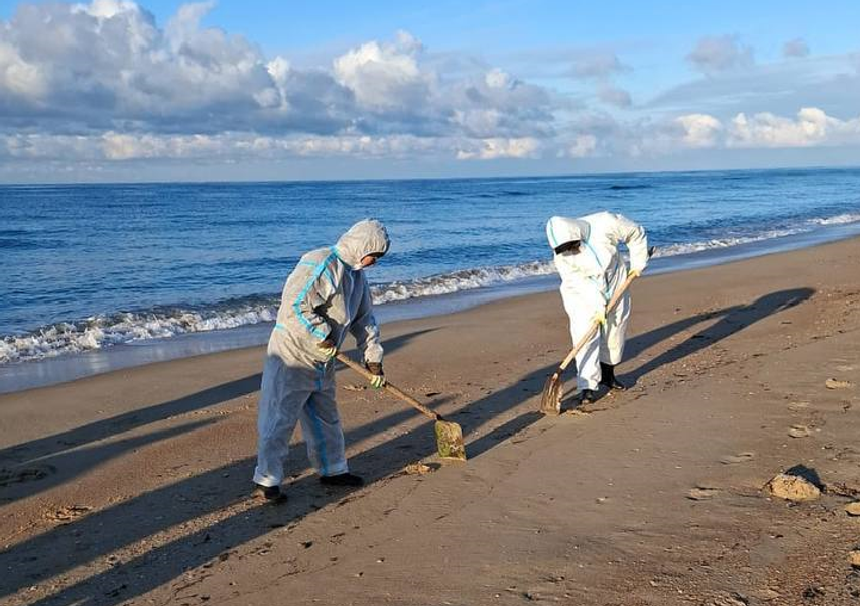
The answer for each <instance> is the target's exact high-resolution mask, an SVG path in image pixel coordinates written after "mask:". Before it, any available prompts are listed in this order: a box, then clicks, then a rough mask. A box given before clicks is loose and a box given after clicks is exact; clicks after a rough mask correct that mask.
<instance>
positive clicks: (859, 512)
mask: <svg viewBox="0 0 860 606" xmlns="http://www.w3.org/2000/svg"><path fill="white" fill-rule="evenodd" d="M845 511H846V512H848V515H849V516H860V501H854V502H853V503H848V505H846V506H845Z"/></svg>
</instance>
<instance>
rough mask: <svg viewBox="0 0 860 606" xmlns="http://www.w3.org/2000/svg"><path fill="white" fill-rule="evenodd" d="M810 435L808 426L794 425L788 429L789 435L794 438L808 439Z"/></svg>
mask: <svg viewBox="0 0 860 606" xmlns="http://www.w3.org/2000/svg"><path fill="white" fill-rule="evenodd" d="M810 433H811V432H810V431H809V427H807V426H806V425H792V426H791V427H790V428H789V429H788V435H789V436H791V437H792V438H808V437H809V435H810Z"/></svg>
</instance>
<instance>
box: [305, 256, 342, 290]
mask: <svg viewBox="0 0 860 606" xmlns="http://www.w3.org/2000/svg"><path fill="white" fill-rule="evenodd" d="M298 265H307V266H308V267H316V266H317V264H316V263H314V262H313V261H299V262H298ZM323 274H325V277H326V278H328V281H329V282H331V285H332V288H336V286H335V284H334V276H332V275H331V272H330V271H329V270H328V265H326V268H325V269H324V270H323Z"/></svg>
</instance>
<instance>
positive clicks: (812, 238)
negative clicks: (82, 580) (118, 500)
mask: <svg viewBox="0 0 860 606" xmlns="http://www.w3.org/2000/svg"><path fill="white" fill-rule="evenodd" d="M858 234H860V223H849V224H844V225H832V226H827V227H824V228H820V229H818V230H813V231H810V232H805V233H801V234H795V235H792V236H782V237H778V238H771V239H768V240H763V241H756V242H749V243H743V244H737V245H733V246H729V247H725V248H714V249H708V250H703V251H696V252H692V253H685V254H680V255H673V256H668V257H658V258H656V259H654V260H653V261H652V263H651V264H650V265H649V269H648V272H647V274H646V275H660V274H662V273H667V272H683V271H687V270H690V269H696V268H704V267H712V266H718V265H723V264H726V263H733V262H736V261H742V260H745V259H755V258H757V257H762V256H768V255H773V254H779V253H782V252H787V251H792V250H802V249H805V248H810V247H817V246H821V245H826V244H829V243H834V242H840V241H843V240H846V239H851V238H854V237H858ZM555 288H557V277H556V275H555V274H551V275H548V276H533V277H530V278H520V279H517V280H514V281H510V282H502V283H498V284H494V285H492V286H484V287H479V288H474V289H466V290H461V291H457V292H454V293H448V294H442V295H428V296H423V297H416V298H412V299H406V300H402V301H393V302H389V303H385V304H380V305H377V306H376V312H377V317H378V318H379V321H380V324H387V323H390V322H399V321H403V320H412V319H419V318H430V317H434V316H440V315H446V314H450V313H457V312H459V311H464V310H467V309H472V308H475V307H480V306H482V305H485V304H487V303H488V302H491V301H497V300H502V299H506V298H510V297H516V296H524V295H529V294H533V293H539V292H546V291H551V290H553V289H555ZM272 325H273V323H269V322H261V323H258V324H253V325H246V326H242V327H237V328H232V329H224V330H213V331H205V332H197V333H186V334H181V335H176V336H173V337H170V338H164V339H147V340H142V341H135V342H131V343H125V344H119V345H112V346H109V347H104V348H98V349H95V350H90V351H85V352H78V353H71V354H61V355H58V356H52V357H46V358H42V359H38V360H26V361H22V362H12V363H7V364H5V365H0V394H6V393H16V392H19V391H24V390H28V389H36V388H40V387H46V386H50V385H57V384H61V383H65V382H68V381H74V380H77V379H81V378H86V377H89V376H94V375H98V374H103V373H106V372H114V371H118V370H122V369H127V368H136V367H138V366H144V365H147V364H152V363H156V362H166V361H170V360H177V359H184V358H188V357H194V356H199V355H207V354H210V353H216V352H220V351H231V350H236V349H242V348H245V347H255V346H259V345H263V344H265V342H266V340H267V339H268V335H269V332H270V331H271V326H272Z"/></svg>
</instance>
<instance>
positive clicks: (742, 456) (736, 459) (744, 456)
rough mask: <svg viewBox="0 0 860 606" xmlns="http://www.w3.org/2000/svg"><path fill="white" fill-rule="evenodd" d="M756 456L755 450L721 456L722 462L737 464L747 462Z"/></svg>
mask: <svg viewBox="0 0 860 606" xmlns="http://www.w3.org/2000/svg"><path fill="white" fill-rule="evenodd" d="M754 458H755V453H754V452H739V453H738V454H736V455H726V456H724V457H720V463H722V464H723V465H737V464H738V463H746V462H748V461H752V460H753V459H754Z"/></svg>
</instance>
